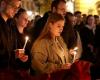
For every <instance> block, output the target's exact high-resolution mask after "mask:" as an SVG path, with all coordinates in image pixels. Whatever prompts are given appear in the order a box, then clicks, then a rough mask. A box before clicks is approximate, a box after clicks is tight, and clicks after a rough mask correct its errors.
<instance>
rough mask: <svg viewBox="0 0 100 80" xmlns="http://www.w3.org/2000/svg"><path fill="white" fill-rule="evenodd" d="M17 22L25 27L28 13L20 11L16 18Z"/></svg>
mask: <svg viewBox="0 0 100 80" xmlns="http://www.w3.org/2000/svg"><path fill="white" fill-rule="evenodd" d="M17 23H18V25H19V26H21V27H24V28H25V27H27V24H28V15H27V13H26V12H24V13H22V14H21V15H20V16H19V17H18V18H17Z"/></svg>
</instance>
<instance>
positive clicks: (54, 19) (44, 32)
mask: <svg viewBox="0 0 100 80" xmlns="http://www.w3.org/2000/svg"><path fill="white" fill-rule="evenodd" d="M59 20H64V18H63V16H62V15H60V14H58V13H51V14H50V16H49V17H48V19H47V22H46V24H45V26H44V29H43V30H42V32H41V34H40V36H39V37H38V39H39V40H40V39H42V38H51V34H50V30H49V29H50V27H49V24H50V23H55V22H57V21H59Z"/></svg>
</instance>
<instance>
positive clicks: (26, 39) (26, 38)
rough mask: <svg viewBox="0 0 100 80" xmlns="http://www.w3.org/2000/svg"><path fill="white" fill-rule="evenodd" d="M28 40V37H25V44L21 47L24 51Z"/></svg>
mask: <svg viewBox="0 0 100 80" xmlns="http://www.w3.org/2000/svg"><path fill="white" fill-rule="evenodd" d="M28 40H29V37H28V36H26V37H25V44H24V46H23V49H25V47H26V44H27V41H28Z"/></svg>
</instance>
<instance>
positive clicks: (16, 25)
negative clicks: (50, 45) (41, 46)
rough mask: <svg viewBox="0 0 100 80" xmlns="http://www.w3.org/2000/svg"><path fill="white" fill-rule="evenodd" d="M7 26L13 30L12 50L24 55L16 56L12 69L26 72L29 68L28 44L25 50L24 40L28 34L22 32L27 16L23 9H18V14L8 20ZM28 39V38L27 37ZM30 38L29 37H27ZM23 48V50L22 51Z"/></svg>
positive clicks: (25, 25) (26, 22)
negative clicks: (20, 50)
mask: <svg viewBox="0 0 100 80" xmlns="http://www.w3.org/2000/svg"><path fill="white" fill-rule="evenodd" d="M8 24H9V26H11V27H12V28H13V30H14V32H15V33H14V34H15V40H14V43H15V45H14V50H18V49H22V50H24V53H21V55H20V54H19V55H16V51H15V53H14V54H15V57H16V63H15V66H14V68H15V69H18V70H22V69H23V70H28V69H29V67H30V43H29V41H28V42H27V44H26V46H25V48H24V44H25V38H26V36H28V34H27V33H26V32H25V31H24V29H25V28H26V27H27V24H28V14H27V12H26V10H25V9H23V8H20V9H19V10H18V12H17V13H16V14H15V16H14V18H12V19H9V20H8ZM28 37H29V36H28ZM29 38H30V37H29ZM23 48H24V49H23Z"/></svg>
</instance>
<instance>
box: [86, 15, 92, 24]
mask: <svg viewBox="0 0 100 80" xmlns="http://www.w3.org/2000/svg"><path fill="white" fill-rule="evenodd" d="M90 17H94V16H93V15H88V16H87V18H86V24H88V19H89V18H90Z"/></svg>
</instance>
